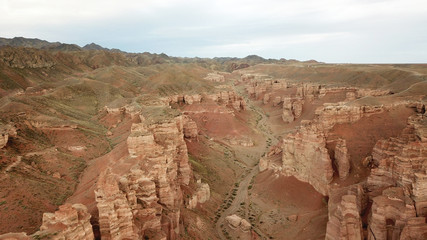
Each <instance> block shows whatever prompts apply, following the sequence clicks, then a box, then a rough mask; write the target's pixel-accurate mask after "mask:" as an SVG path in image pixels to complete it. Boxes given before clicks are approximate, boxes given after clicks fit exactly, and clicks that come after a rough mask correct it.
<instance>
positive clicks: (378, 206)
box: [368, 187, 416, 239]
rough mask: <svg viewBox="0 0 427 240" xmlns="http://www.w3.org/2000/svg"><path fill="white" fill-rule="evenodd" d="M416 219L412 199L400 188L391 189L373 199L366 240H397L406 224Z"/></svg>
mask: <svg viewBox="0 0 427 240" xmlns="http://www.w3.org/2000/svg"><path fill="white" fill-rule="evenodd" d="M413 217H416V213H415V207H414V204H413V201H412V199H411V198H410V197H409V196H407V195H406V194H405V193H404V190H403V189H402V188H398V187H392V188H388V189H386V190H384V191H383V193H382V195H380V196H377V197H374V198H373V204H372V209H371V214H370V218H369V231H368V239H398V237H399V236H400V233H401V231H402V229H403V228H404V226H405V224H406V222H407V221H408V220H409V219H410V218H413Z"/></svg>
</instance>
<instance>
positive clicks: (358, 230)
mask: <svg viewBox="0 0 427 240" xmlns="http://www.w3.org/2000/svg"><path fill="white" fill-rule="evenodd" d="M329 196H330V198H329V202H328V210H329V220H328V223H327V227H326V238H325V239H331V240H332V239H354V240H356V239H357V240H360V239H363V227H362V219H361V216H360V214H361V213H362V212H363V211H364V209H365V208H366V204H367V197H366V195H365V192H364V190H363V188H362V186H361V185H360V184H356V185H352V186H349V187H345V188H341V189H334V190H332V191H331V192H330V195H329Z"/></svg>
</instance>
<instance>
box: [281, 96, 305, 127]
mask: <svg viewBox="0 0 427 240" xmlns="http://www.w3.org/2000/svg"><path fill="white" fill-rule="evenodd" d="M303 104H304V100H303V99H302V98H300V97H285V98H283V112H282V120H283V121H284V122H285V123H290V122H293V121H294V120H295V119H296V118H299V117H300V116H301V114H302V106H303Z"/></svg>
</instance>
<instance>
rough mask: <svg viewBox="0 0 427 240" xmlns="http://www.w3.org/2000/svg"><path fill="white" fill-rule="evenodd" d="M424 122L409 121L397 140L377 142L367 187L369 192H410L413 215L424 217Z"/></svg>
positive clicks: (426, 147)
mask: <svg viewBox="0 0 427 240" xmlns="http://www.w3.org/2000/svg"><path fill="white" fill-rule="evenodd" d="M426 126H427V118H426V117H425V116H423V115H420V114H419V115H418V116H414V117H410V118H409V120H408V126H407V127H406V128H405V129H404V130H403V133H402V134H401V136H399V137H397V138H389V139H384V140H380V141H378V142H377V144H376V145H375V147H374V149H373V152H372V159H373V165H374V166H376V167H375V168H373V169H372V170H371V174H370V176H369V177H368V180H367V183H368V187H369V188H370V189H371V190H375V189H378V188H385V187H389V186H403V187H406V188H408V189H410V190H411V196H412V198H413V199H414V201H415V204H416V206H417V214H418V215H420V216H427V173H426V171H427V140H426V139H425V137H424V136H425V134H426V132H427V127H426Z"/></svg>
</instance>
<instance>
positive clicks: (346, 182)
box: [0, 46, 427, 239]
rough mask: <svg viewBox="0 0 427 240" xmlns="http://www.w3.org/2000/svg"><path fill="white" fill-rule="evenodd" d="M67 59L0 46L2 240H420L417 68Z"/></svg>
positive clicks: (425, 95) (422, 203) (423, 227)
mask: <svg viewBox="0 0 427 240" xmlns="http://www.w3.org/2000/svg"><path fill="white" fill-rule="evenodd" d="M69 47H70V46H63V48H64V49H62V48H61V47H55V48H54V49H49V48H45V49H38V48H31V47H10V46H9V47H2V48H0V57H1V60H2V61H0V97H1V99H0V112H1V115H0V131H1V134H2V135H1V139H0V179H1V181H0V234H3V235H0V239H94V238H95V239H426V237H427V223H426V217H427V172H426V169H427V145H426V144H427V131H426V129H427V115H426V111H425V103H426V100H427V65H425V64H424V65H423V64H418V65H417V64H413V65H397V64H395V65H391V64H389V65H381V64H367V65H355V64H354V65H352V64H325V63H318V62H315V61H309V62H299V61H294V60H283V59H282V60H266V59H262V58H260V57H257V56H248V57H246V58H242V59H235V58H224V59H222V58H220V59H198V58H195V59H188V58H174V57H169V56H166V55H164V54H161V55H157V54H149V53H143V54H131V53H124V52H117V51H116V52H115V51H108V50H83V49H73V50H69ZM67 49H68V50H67Z"/></svg>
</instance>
